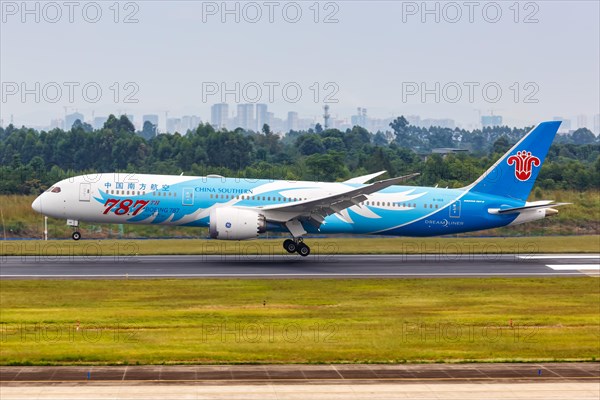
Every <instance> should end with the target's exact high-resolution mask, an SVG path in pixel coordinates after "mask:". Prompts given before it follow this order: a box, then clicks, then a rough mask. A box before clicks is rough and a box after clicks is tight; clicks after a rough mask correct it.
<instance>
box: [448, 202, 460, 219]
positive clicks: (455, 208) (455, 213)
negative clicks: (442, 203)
mask: <svg viewBox="0 0 600 400" xmlns="http://www.w3.org/2000/svg"><path fill="white" fill-rule="evenodd" d="M450 218H460V200H456V201H455V202H454V203H452V204H450Z"/></svg>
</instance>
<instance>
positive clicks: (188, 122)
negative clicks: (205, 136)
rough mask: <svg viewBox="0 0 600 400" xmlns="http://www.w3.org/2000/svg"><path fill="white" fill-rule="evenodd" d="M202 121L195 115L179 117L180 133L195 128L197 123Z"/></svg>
mask: <svg viewBox="0 0 600 400" xmlns="http://www.w3.org/2000/svg"><path fill="white" fill-rule="evenodd" d="M201 123H202V120H201V119H200V117H198V116H197V115H184V116H183V117H181V122H180V125H179V127H180V129H181V130H180V131H179V132H180V133H187V131H191V130H196V128H197V127H198V125H200V124H201Z"/></svg>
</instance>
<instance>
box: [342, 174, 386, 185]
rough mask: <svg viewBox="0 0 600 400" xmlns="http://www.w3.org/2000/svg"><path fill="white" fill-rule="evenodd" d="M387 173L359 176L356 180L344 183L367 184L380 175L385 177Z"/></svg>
mask: <svg viewBox="0 0 600 400" xmlns="http://www.w3.org/2000/svg"><path fill="white" fill-rule="evenodd" d="M386 172H387V171H379V172H375V173H374V174H369V175H362V176H357V177H356V178H352V179H348V180H347V181H344V182H343V183H367V182H369V181H370V180H371V179H373V178H375V177H378V176H379V175H383V174H385V173H386Z"/></svg>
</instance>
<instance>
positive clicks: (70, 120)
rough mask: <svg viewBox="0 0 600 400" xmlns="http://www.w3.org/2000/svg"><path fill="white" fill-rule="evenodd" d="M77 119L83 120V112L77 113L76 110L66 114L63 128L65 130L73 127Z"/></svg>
mask: <svg viewBox="0 0 600 400" xmlns="http://www.w3.org/2000/svg"><path fill="white" fill-rule="evenodd" d="M77 120H80V121H81V122H84V119H83V114H81V113H78V112H74V113H73V114H67V115H66V116H65V130H66V131H68V130H71V128H72V127H73V124H74V123H75V121H77Z"/></svg>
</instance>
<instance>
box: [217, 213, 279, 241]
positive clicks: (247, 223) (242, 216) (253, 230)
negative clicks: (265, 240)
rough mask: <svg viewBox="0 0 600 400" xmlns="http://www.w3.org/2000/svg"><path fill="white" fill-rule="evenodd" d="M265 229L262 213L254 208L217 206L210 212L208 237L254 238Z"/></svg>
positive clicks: (265, 223) (224, 238) (226, 238)
mask: <svg viewBox="0 0 600 400" xmlns="http://www.w3.org/2000/svg"><path fill="white" fill-rule="evenodd" d="M266 230H267V221H266V219H265V216H264V215H261V214H259V213H258V212H257V211H255V210H249V209H245V208H237V207H219V208H215V209H213V210H211V212H210V228H209V232H210V237H211V238H213V239H221V240H246V239H255V238H256V237H257V236H258V235H259V234H260V233H263V232H265V231H266Z"/></svg>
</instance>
